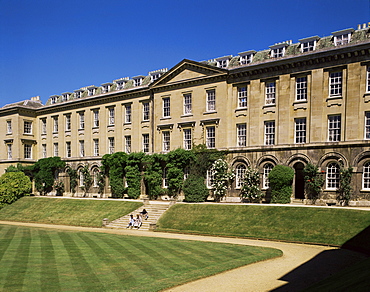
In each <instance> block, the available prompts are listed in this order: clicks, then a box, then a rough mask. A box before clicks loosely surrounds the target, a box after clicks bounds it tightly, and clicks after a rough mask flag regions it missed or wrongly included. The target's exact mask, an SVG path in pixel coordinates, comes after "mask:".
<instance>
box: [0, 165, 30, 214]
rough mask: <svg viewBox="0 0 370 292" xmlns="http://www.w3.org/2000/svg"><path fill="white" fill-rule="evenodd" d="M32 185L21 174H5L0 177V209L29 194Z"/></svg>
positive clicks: (26, 177)
mask: <svg viewBox="0 0 370 292" xmlns="http://www.w3.org/2000/svg"><path fill="white" fill-rule="evenodd" d="M31 189H32V183H31V180H30V178H29V177H28V176H26V175H25V174H24V173H23V172H19V171H17V172H6V173H4V174H3V175H2V176H1V177H0V208H1V207H3V206H4V205H6V204H11V203H13V202H14V201H16V200H18V199H19V198H20V197H23V196H25V195H28V194H29V193H30V192H31Z"/></svg>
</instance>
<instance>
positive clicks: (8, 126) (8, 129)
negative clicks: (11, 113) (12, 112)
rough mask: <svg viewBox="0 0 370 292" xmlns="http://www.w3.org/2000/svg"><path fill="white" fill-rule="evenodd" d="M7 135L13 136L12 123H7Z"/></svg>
mask: <svg viewBox="0 0 370 292" xmlns="http://www.w3.org/2000/svg"><path fill="white" fill-rule="evenodd" d="M6 133H7V134H11V133H13V128H12V121H11V120H9V121H6Z"/></svg>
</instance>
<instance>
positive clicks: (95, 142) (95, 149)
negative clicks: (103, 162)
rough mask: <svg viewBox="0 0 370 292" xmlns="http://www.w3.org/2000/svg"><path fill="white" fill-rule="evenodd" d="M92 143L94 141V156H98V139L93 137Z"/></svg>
mask: <svg viewBox="0 0 370 292" xmlns="http://www.w3.org/2000/svg"><path fill="white" fill-rule="evenodd" d="M93 143H94V149H93V153H94V156H99V139H94V140H93Z"/></svg>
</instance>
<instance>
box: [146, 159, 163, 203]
mask: <svg viewBox="0 0 370 292" xmlns="http://www.w3.org/2000/svg"><path fill="white" fill-rule="evenodd" d="M164 161H165V155H163V154H152V155H146V156H144V158H143V164H144V170H145V172H144V179H145V186H146V190H147V195H148V196H149V198H150V199H156V198H158V197H159V196H160V195H163V194H165V193H166V190H165V189H163V188H162V179H163V166H162V165H163V164H164Z"/></svg>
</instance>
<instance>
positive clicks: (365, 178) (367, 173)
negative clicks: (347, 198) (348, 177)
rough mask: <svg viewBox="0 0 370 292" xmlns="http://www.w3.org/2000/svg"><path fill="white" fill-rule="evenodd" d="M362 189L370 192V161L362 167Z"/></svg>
mask: <svg viewBox="0 0 370 292" xmlns="http://www.w3.org/2000/svg"><path fill="white" fill-rule="evenodd" d="M361 189H362V190H364V191H370V161H366V162H365V163H364V164H363V166H362V176H361Z"/></svg>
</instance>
